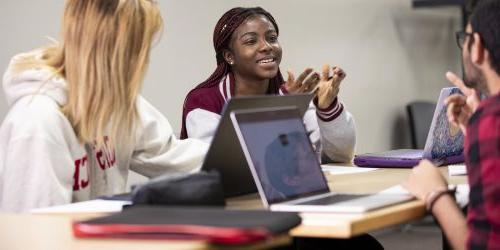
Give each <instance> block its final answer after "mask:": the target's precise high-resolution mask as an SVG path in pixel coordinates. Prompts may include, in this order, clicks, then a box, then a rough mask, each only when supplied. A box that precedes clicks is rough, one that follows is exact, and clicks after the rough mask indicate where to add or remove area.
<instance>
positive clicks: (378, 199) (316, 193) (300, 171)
mask: <svg viewBox="0 0 500 250" xmlns="http://www.w3.org/2000/svg"><path fill="white" fill-rule="evenodd" d="M231 121H232V123H233V126H234V128H235V129H236V134H237V136H238V139H239V141H240V143H241V146H242V149H243V152H244V154H245V158H246V160H247V162H248V165H249V167H250V170H251V172H252V176H253V178H254V180H255V184H256V185H257V189H258V191H259V194H260V197H261V199H262V201H263V203H264V205H265V206H266V207H268V208H270V209H271V210H274V211H296V212H307V211H310V212H340V213H362V212H366V211H370V210H373V209H377V208H380V207H384V206H388V205H392V204H396V203H400V202H404V201H408V200H411V199H413V197H412V196H410V195H397V194H338V193H334V192H331V191H330V189H329V187H328V184H327V181H326V179H325V176H324V175H323V172H322V171H321V166H320V164H319V161H318V159H317V156H316V154H314V152H313V148H312V145H311V142H310V141H309V139H308V137H307V135H306V131H305V127H304V124H303V122H302V119H301V116H300V115H299V112H298V110H297V109H296V108H294V107H284V108H272V109H255V110H244V111H233V112H232V113H231Z"/></svg>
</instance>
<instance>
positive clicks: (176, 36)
mask: <svg viewBox="0 0 500 250" xmlns="http://www.w3.org/2000/svg"><path fill="white" fill-rule="evenodd" d="M159 2H160V5H161V8H162V11H163V14H164V19H165V31H164V33H163V37H162V40H161V41H160V42H159V43H158V44H157V45H156V47H155V48H154V50H153V55H152V61H151V67H150V70H149V72H148V75H147V78H146V83H145V86H144V88H143V94H144V96H146V98H147V99H148V100H149V101H150V102H152V103H153V104H154V105H155V106H156V107H158V109H159V110H160V111H161V112H162V113H164V114H165V115H166V116H167V117H168V118H169V120H170V122H171V123H172V126H173V127H174V129H175V130H176V131H179V130H180V121H181V109H182V103H183V100H184V96H185V94H186V93H187V92H188V91H189V89H191V88H192V87H194V86H195V85H196V84H197V83H199V82H201V81H202V80H204V79H205V78H207V77H208V75H209V74H210V73H211V72H212V70H213V69H214V68H215V56H214V54H215V52H214V51H213V48H212V31H213V28H214V26H215V23H216V22H217V20H218V18H219V17H220V16H221V15H222V14H223V13H224V12H225V11H226V10H228V9H229V8H232V7H235V6H262V7H263V8H265V9H267V10H268V11H270V12H271V13H272V14H273V15H274V17H275V18H276V20H277V22H278V24H279V26H280V31H281V34H280V41H281V44H282V46H283V52H284V55H283V61H282V65H281V67H282V70H283V71H286V69H289V68H291V69H294V70H295V71H300V70H302V69H303V68H305V67H307V66H312V67H315V68H317V69H318V70H319V69H320V67H321V65H322V64H323V63H331V64H337V65H340V66H341V67H343V68H344V69H345V70H346V72H347V74H348V76H347V79H346V80H345V82H344V83H343V85H342V90H341V93H340V96H341V100H342V101H343V102H344V103H345V105H346V107H347V108H348V109H349V111H350V112H351V113H352V114H353V115H354V117H355V119H356V123H357V133H358V145H357V152H359V153H362V152H368V151H380V150H386V149H389V148H394V147H399V146H408V143H409V135H408V130H407V128H406V127H407V126H406V120H405V113H404V112H405V111H404V106H405V104H406V103H408V102H410V101H412V100H435V99H436V98H437V97H438V93H439V89H440V88H441V87H443V86H446V85H448V83H447V82H446V80H445V78H444V72H445V71H446V70H454V71H456V72H458V73H460V57H459V51H458V49H457V47H456V45H455V41H454V31H456V30H457V29H458V28H459V27H460V17H459V15H460V12H459V10H458V9H455V8H439V9H432V10H429V9H424V10H414V9H412V8H411V6H410V0H308V1H305V0H286V1H283V0H282V1H279V0H252V1H249V0H237V1H235V0H209V1H207V0H170V1H165V0H160V1H159ZM62 8H63V1H53V0H52V1H48V0H44V1H41V0H31V1H28V0H2V1H1V2H0V31H1V33H2V37H1V46H0V69H2V70H3V69H5V67H6V66H7V64H8V62H9V59H10V57H11V56H12V55H14V54H15V53H17V52H21V51H27V50H30V49H32V48H35V47H37V46H40V45H43V44H45V43H46V39H45V38H44V37H45V36H46V35H49V36H52V37H57V34H58V30H59V25H60V17H61V13H62ZM6 111H7V107H6V102H5V97H4V96H3V95H2V96H1V100H0V117H2V118H3V117H4V116H5V114H6Z"/></svg>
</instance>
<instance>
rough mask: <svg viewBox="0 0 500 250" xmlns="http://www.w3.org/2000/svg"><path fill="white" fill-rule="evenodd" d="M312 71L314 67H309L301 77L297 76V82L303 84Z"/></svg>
mask: <svg viewBox="0 0 500 250" xmlns="http://www.w3.org/2000/svg"><path fill="white" fill-rule="evenodd" d="M311 72H313V69H312V68H307V69H305V70H304V72H302V73H301V74H300V75H299V77H298V78H297V81H296V84H298V85H302V83H303V82H304V80H305V79H306V77H307V76H308V75H309V74H311Z"/></svg>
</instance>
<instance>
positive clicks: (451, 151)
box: [354, 87, 464, 168]
mask: <svg viewBox="0 0 500 250" xmlns="http://www.w3.org/2000/svg"><path fill="white" fill-rule="evenodd" d="M460 93H461V92H460V90H459V89H458V88H456V87H451V88H443V89H442V90H441V93H440V95H439V100H438V102H437V105H436V109H435V111H434V116H433V118H432V123H431V126H430V128H429V133H428V134H427V140H426V142H425V148H424V150H419V149H398V150H391V151H386V152H379V153H369V154H361V155H356V156H355V157H354V164H355V165H356V166H359V167H410V168H411V167H414V166H416V165H418V163H419V162H420V160H422V159H429V160H431V161H433V162H434V164H436V165H448V164H455V163H460V162H463V161H464V156H463V145H464V135H463V133H462V131H461V130H460V128H458V127H456V126H453V125H451V124H450V123H449V122H448V117H447V115H446V106H445V105H444V100H445V99H446V98H447V97H448V96H450V95H453V94H460Z"/></svg>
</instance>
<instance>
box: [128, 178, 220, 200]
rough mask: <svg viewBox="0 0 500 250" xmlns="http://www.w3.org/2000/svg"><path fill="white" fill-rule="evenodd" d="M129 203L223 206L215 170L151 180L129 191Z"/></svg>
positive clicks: (218, 179)
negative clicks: (130, 195)
mask: <svg viewBox="0 0 500 250" xmlns="http://www.w3.org/2000/svg"><path fill="white" fill-rule="evenodd" d="M132 204H134V205H138V204H150V205H177V206H224V205H225V200H224V193H223V191H222V184H221V178H220V174H219V173H218V172H217V171H215V170H214V171H210V172H205V171H201V172H196V173H191V174H178V175H165V176H160V177H157V178H154V179H151V180H150V181H149V182H147V183H146V184H143V185H140V186H138V187H137V188H135V189H134V190H133V192H132Z"/></svg>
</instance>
